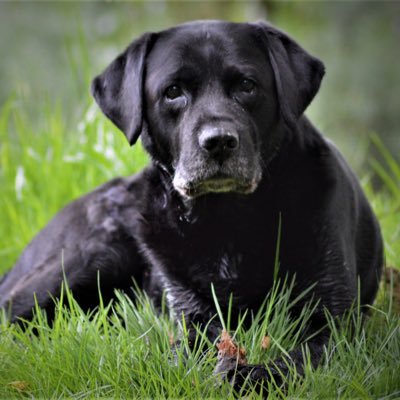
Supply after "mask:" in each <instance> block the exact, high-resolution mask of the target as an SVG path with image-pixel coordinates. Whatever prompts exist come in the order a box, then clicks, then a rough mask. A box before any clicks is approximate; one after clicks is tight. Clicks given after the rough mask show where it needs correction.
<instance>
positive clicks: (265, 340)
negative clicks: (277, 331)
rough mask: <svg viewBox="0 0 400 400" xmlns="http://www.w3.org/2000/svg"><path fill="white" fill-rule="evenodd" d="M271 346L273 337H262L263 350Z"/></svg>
mask: <svg viewBox="0 0 400 400" xmlns="http://www.w3.org/2000/svg"><path fill="white" fill-rule="evenodd" d="M270 346H271V338H270V337H269V336H264V337H263V338H262V339H261V348H262V349H263V350H268V349H269V347H270Z"/></svg>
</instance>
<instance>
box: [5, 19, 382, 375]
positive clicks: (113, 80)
mask: <svg viewBox="0 0 400 400" xmlns="http://www.w3.org/2000/svg"><path fill="white" fill-rule="evenodd" d="M323 75H324V66H323V64H322V63H321V61H319V60H318V59H316V58H314V57H312V56H311V55H310V54H308V53H307V52H306V51H305V50H304V49H302V48H301V47H300V46H299V45H298V44H297V43H296V42H295V41H294V40H292V39H291V38H290V37H288V36H287V35H286V34H284V33H283V32H281V31H279V30H277V29H275V28H274V27H272V26H270V25H268V24H265V23H254V24H253V23H230V22H222V21H199V22H191V23H187V24H183V25H179V26H176V27H173V28H171V29H167V30H164V31H162V32H158V33H145V34H144V35H142V36H141V37H140V38H139V39H137V40H135V41H134V42H133V43H132V44H131V45H130V46H129V47H128V48H127V49H126V50H125V52H123V53H122V54H121V55H119V56H118V57H117V58H116V59H115V60H114V61H113V62H112V63H111V64H110V66H109V67H108V68H107V69H106V70H105V71H104V72H103V73H102V74H101V75H99V76H98V77H97V78H95V79H94V81H93V84H92V93H93V95H94V97H95V99H96V101H97V103H98V104H99V106H100V108H101V109H102V111H103V112H104V113H105V115H106V116H107V117H108V118H110V119H111V120H112V121H113V122H114V124H115V125H116V126H117V127H118V128H120V129H121V130H122V131H123V132H124V134H125V135H126V137H127V139H128V141H129V143H130V144H131V145H133V144H134V143H135V142H136V141H137V139H138V137H139V135H140V136H141V140H142V143H143V146H144V147H145V149H146V150H147V152H148V153H149V154H150V156H151V162H150V165H149V166H148V167H147V168H145V169H144V170H143V171H142V172H140V173H139V174H136V175H135V176H132V177H129V178H119V179H115V180H112V181H110V182H108V183H106V184H105V185H103V186H101V187H100V188H98V189H96V190H95V191H93V192H92V193H90V194H88V195H86V196H84V197H82V198H80V199H78V200H76V201H75V202H73V203H72V204H70V205H68V206H67V207H65V208H64V209H63V210H62V211H61V212H60V213H59V214H58V215H57V216H56V217H55V218H54V219H53V220H52V221H51V222H50V223H49V224H48V225H47V226H46V227H45V228H44V229H43V230H42V231H41V232H40V233H39V234H38V235H37V237H35V238H34V239H33V241H32V242H31V243H30V244H29V246H28V247H27V248H26V250H25V251H24V252H23V254H22V256H21V257H20V259H19V260H18V262H17V264H16V265H15V267H14V269H13V270H11V272H9V273H8V274H7V275H6V276H5V278H4V279H3V281H2V283H1V286H0V305H1V307H4V308H6V309H8V311H9V313H10V315H11V319H12V320H16V319H18V318H19V317H22V318H31V317H32V307H33V305H34V297H33V294H35V295H36V298H37V301H38V304H39V305H40V306H41V307H42V308H44V309H47V311H48V312H51V309H52V307H53V300H52V298H51V296H57V295H58V294H59V293H60V285H61V282H62V281H63V276H64V275H63V274H64V273H65V277H66V279H67V281H68V284H69V286H70V288H71V289H72V291H73V293H74V295H75V297H76V299H77V300H78V301H79V302H80V304H81V305H82V307H84V308H89V307H94V306H95V305H96V304H97V302H98V288H97V283H98V279H97V275H98V273H99V274H100V284H101V290H102V294H103V298H104V299H105V300H107V299H108V298H110V297H112V295H113V293H114V290H115V289H122V290H126V291H128V292H129V287H130V286H131V285H132V279H134V280H135V281H136V282H137V283H138V284H139V286H141V287H142V288H143V289H144V290H145V291H146V292H147V293H148V294H149V295H150V297H151V298H152V299H153V300H154V301H155V303H158V302H159V301H160V298H161V296H162V293H163V292H165V294H166V299H167V303H168V306H169V308H170V309H171V310H173V312H174V313H175V315H176V316H177V318H178V319H179V318H180V316H181V315H182V313H184V316H185V318H186V320H187V322H188V323H190V324H191V323H199V324H205V323H206V322H207V321H209V319H210V318H211V317H212V316H213V315H214V314H215V308H214V301H213V297H212V293H211V288H210V286H211V284H213V286H214V288H215V292H216V295H217V297H218V299H219V302H220V306H221V308H222V310H223V311H225V312H226V311H227V308H228V303H229V298H230V295H232V299H233V313H239V312H240V311H241V310H245V309H248V310H257V309H258V308H259V307H260V305H261V304H262V303H263V301H264V299H265V297H266V295H267V294H268V291H269V290H270V289H271V287H272V285H273V281H274V259H275V254H276V247H277V241H278V237H277V236H278V226H279V225H280V224H281V236H280V249H279V254H280V268H279V275H280V276H282V277H285V276H287V275H295V276H296V286H295V290H294V293H293V295H294V296H296V295H298V294H299V293H300V292H301V291H303V290H304V289H306V288H308V287H310V286H311V285H314V289H313V292H312V295H313V297H314V299H318V300H319V305H318V307H317V309H316V311H315V314H314V317H313V319H312V324H311V330H314V331H316V330H318V329H320V328H321V326H323V325H324V322H325V319H324V310H325V309H327V310H328V311H329V312H330V313H331V314H332V315H333V316H338V317H340V316H341V315H343V313H344V312H345V311H346V310H348V309H349V308H350V307H351V306H352V304H353V302H354V301H355V300H356V298H357V293H358V290H359V291H360V296H361V299H360V300H361V303H362V304H371V303H372V302H373V301H374V298H375V295H376V292H377V289H378V283H379V279H380V274H381V268H382V264H383V260H382V258H383V256H382V239H381V234H380V229H379V226H378V223H377V220H376V218H375V217H374V215H373V213H372V211H371V208H370V206H369V204H368V201H367V200H366V198H365V196H364V194H363V192H362V190H361V188H360V186H359V183H358V181H357V178H356V177H355V176H354V174H353V173H352V171H351V170H350V168H349V166H348V165H347V164H346V162H345V161H344V159H343V158H342V156H341V155H340V153H339V151H338V150H337V149H336V148H335V147H334V146H333V145H332V143H331V142H329V141H328V140H326V139H324V138H323V136H322V135H321V134H320V133H319V132H318V130H317V129H316V128H314V126H313V125H312V124H311V123H310V121H309V120H308V119H307V118H306V117H305V116H304V115H303V113H304V110H305V109H306V108H307V106H308V105H309V103H310V102H311V100H312V99H313V98H314V96H315V95H316V93H317V91H318V89H319V86H320V82H321V79H322V77H323ZM358 283H360V287H359V288H358ZM304 301H306V299H305V300H304ZM300 308H301V304H300V305H299V309H300ZM218 329H219V327H218V325H217V323H213V324H211V325H210V327H209V335H210V337H211V338H212V339H214V338H215V337H216V335H217V334H218ZM323 332H324V333H321V334H319V335H316V336H315V338H314V339H312V340H310V341H309V342H308V346H309V349H310V353H311V359H312V361H313V364H314V365H317V363H318V361H319V359H320V357H321V355H322V352H323V348H324V344H326V343H327V340H328V334H327V333H326V332H325V331H323ZM288 361H289V362H290V364H291V365H294V366H296V367H297V369H298V371H300V372H301V370H302V364H303V362H304V360H303V356H302V352H301V351H300V350H295V351H293V352H291V353H290V354H289V357H287V358H286V359H279V360H276V362H275V364H274V367H272V366H258V368H254V369H252V368H250V367H242V369H243V370H242V376H245V375H246V374H247V373H250V377H251V378H252V379H255V380H258V379H265V378H267V377H268V376H269V373H272V375H274V374H276V376H278V372H277V370H276V369H274V368H276V367H278V369H280V370H281V372H283V373H285V372H286V371H287V370H288V366H287V362H288ZM268 371H269V372H268Z"/></svg>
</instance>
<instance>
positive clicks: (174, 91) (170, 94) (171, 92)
mask: <svg viewBox="0 0 400 400" xmlns="http://www.w3.org/2000/svg"><path fill="white" fill-rule="evenodd" d="M182 94H183V92H182V89H181V88H180V87H179V86H177V85H172V86H170V87H168V88H167V90H166V91H165V97H166V98H167V99H168V100H175V99H176V98H178V97H180V96H182Z"/></svg>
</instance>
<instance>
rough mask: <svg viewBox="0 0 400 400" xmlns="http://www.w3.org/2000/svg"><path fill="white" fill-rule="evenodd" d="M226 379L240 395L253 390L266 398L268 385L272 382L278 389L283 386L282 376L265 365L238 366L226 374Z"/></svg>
mask: <svg viewBox="0 0 400 400" xmlns="http://www.w3.org/2000/svg"><path fill="white" fill-rule="evenodd" d="M226 379H227V380H228V382H229V383H230V385H231V386H232V387H233V389H234V391H235V392H236V393H238V394H241V395H244V394H246V392H249V391H253V390H254V391H255V392H257V393H262V394H263V395H264V396H265V397H266V396H267V394H268V391H267V390H268V386H269V383H271V382H273V383H274V384H275V385H276V386H278V387H281V386H282V385H283V379H282V375H281V374H279V373H278V372H277V371H276V370H275V369H274V368H273V367H267V366H265V365H238V366H237V367H236V368H232V369H231V370H229V371H228V372H227V375H226Z"/></svg>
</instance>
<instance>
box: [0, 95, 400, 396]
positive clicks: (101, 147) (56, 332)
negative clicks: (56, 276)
mask: <svg viewBox="0 0 400 400" xmlns="http://www.w3.org/2000/svg"><path fill="white" fill-rule="evenodd" d="M41 109H42V112H43V115H42V116H41V117H40V118H41V120H42V126H41V127H40V129H33V128H32V127H31V125H30V122H29V119H28V118H27V117H26V114H25V113H24V107H23V105H21V103H20V102H18V101H17V100H15V99H11V100H10V101H9V102H7V103H6V104H5V105H4V106H3V108H2V110H1V111H0V188H1V196H0V273H2V272H4V271H6V270H7V269H8V268H10V267H11V266H12V264H13V263H14V262H15V260H16V258H17V257H18V255H19V254H20V252H21V251H22V249H23V248H24V246H25V245H26V244H27V243H28V241H29V240H30V239H31V238H32V237H33V236H34V235H35V233H36V232H37V231H38V230H39V229H40V228H41V227H43V226H44V225H45V224H46V222H47V221H48V220H49V219H50V218H51V217H52V216H53V215H54V214H55V213H56V212H57V210H59V209H60V208H61V207H62V206H63V205H65V204H66V203H68V202H69V201H70V200H72V199H73V198H76V197H78V196H79V195H81V194H83V193H85V192H87V191H89V190H91V189H93V188H94V187H96V186H97V185H98V184H100V183H102V182H104V181H106V180H108V179H110V178H112V177H114V176H116V175H129V174H131V173H133V172H135V171H137V170H139V169H140V168H142V167H143V166H144V165H145V164H146V162H147V157H146V155H145V154H144V153H143V151H142V149H141V148H140V146H139V145H138V146H135V147H133V148H129V146H128V144H127V143H126V141H125V139H124V138H123V136H122V134H120V133H119V132H117V131H116V129H115V128H114V127H113V126H112V125H111V123H109V122H108V121H106V118H105V117H103V116H102V115H100V112H98V111H97V109H96V107H95V106H94V105H93V104H92V105H90V106H88V108H87V111H86V113H85V114H84V115H83V116H82V117H81V121H80V122H79V123H77V124H70V125H73V127H72V128H70V127H68V124H66V122H65V121H64V118H65V117H64V115H63V113H62V109H61V107H57V106H56V105H47V106H43V107H42V108H41ZM374 145H376V146H377V147H378V148H380V152H381V153H382V154H383V156H384V159H385V163H384V164H378V163H374V162H373V163H372V164H373V167H374V169H375V171H376V173H377V175H378V176H379V179H381V180H382V182H383V184H384V187H383V189H382V190H381V191H380V192H374V191H373V190H372V187H371V185H370V180H369V177H368V176H366V177H365V178H364V179H363V185H364V188H365V190H366V192H367V194H368V197H369V199H370V201H371V203H372V205H373V207H374V209H375V212H376V213H377V215H378V218H379V220H380V222H381V225H382V229H383V234H384V237H385V248H386V261H387V265H388V266H394V267H396V266H397V267H400V166H399V165H398V164H396V163H395V162H394V161H393V159H392V158H391V157H390V154H389V153H387V152H386V150H385V149H384V148H382V147H380V145H379V142H378V141H375V144H374ZM397 285H400V282H397ZM392 286H394V288H393V290H394V292H395V293H394V294H395V295H396V293H397V297H396V296H391V295H390V293H389V292H390V291H391V290H390V289H391V288H390V285H389V287H388V288H386V289H384V288H382V290H381V291H380V294H379V297H378V300H377V302H376V304H375V305H374V307H373V308H372V310H371V313H370V317H369V318H368V320H367V322H366V324H365V325H364V326H363V327H361V326H360V319H359V318H358V317H354V318H355V320H356V326H357V329H356V332H355V333H353V335H351V334H350V332H349V330H348V329H347V328H346V327H348V325H349V323H348V322H349V321H344V323H343V325H342V329H341V330H335V329H334V334H333V337H334V340H333V341H332V343H331V344H330V345H329V346H328V348H327V349H326V357H325V359H324V361H323V363H322V364H321V366H320V367H319V368H318V369H317V370H315V371H312V370H311V369H310V368H306V376H305V378H304V379H302V380H299V379H293V380H292V381H290V382H289V386H288V393H287V395H288V396H289V397H291V398H307V399H310V398H311V399H321V398H352V399H353V398H362V399H369V398H373V399H375V398H381V399H395V398H400V317H399V307H398V306H399V296H398V295H399V291H400V289H399V287H398V286H396V282H393V285H392ZM396 289H397V292H396ZM289 292H290V285H287V287H286V288H282V285H278V284H277V285H276V287H275V288H274V290H273V291H272V292H271V294H270V296H269V298H268V301H267V302H266V305H265V308H264V310H263V313H260V314H258V315H256V316H255V317H254V318H255V320H256V321H255V323H254V324H253V326H252V328H251V329H250V330H247V331H246V330H244V329H242V328H241V327H239V328H238V330H237V332H236V333H235V340H237V342H238V343H239V344H240V345H241V346H242V347H244V348H245V349H246V352H247V358H248V361H249V362H250V363H261V362H267V361H268V360H271V359H273V358H275V357H276V356H278V355H279V354H282V353H284V352H287V351H289V350H291V349H292V348H294V347H295V346H297V345H299V344H300V343H301V340H302V338H301V337H300V336H299V334H298V332H299V329H300V328H301V326H303V324H305V323H307V319H308V318H309V315H310V310H304V314H303V315H302V316H301V317H300V318H299V319H298V320H297V321H293V320H291V319H290V318H289V317H290V307H291V304H290V302H289V300H288V293H289ZM65 296H67V297H68V298H69V302H70V303H71V306H70V308H69V309H66V308H63V307H58V308H57V313H56V318H55V321H54V323H53V325H52V326H51V327H50V326H49V324H48V323H47V321H46V318H45V316H44V315H42V314H41V313H40V312H38V313H37V316H36V318H35V320H34V321H32V322H30V323H28V324H27V325H26V327H25V330H21V329H20V327H18V326H15V325H10V324H8V323H7V321H6V319H5V318H2V322H1V325H0V398H7V399H8V398H14V397H16V398H25V397H35V398H59V397H63V398H64V397H72V398H93V397H115V398H118V397H122V398H159V397H172V398H179V397H181V398H188V399H194V398H201V399H202V398H207V397H212V398H227V397H231V396H232V397H233V394H232V392H231V388H230V386H229V385H227V384H226V383H222V384H221V383H220V382H218V380H217V379H216V377H215V376H213V375H212V371H213V369H214V366H215V363H216V352H215V351H214V350H213V346H211V345H210V344H209V343H208V344H207V348H208V349H209V351H206V352H202V351H193V352H191V353H189V355H188V357H187V358H185V357H183V356H182V354H181V353H182V350H180V351H178V355H177V361H176V363H172V362H171V357H172V354H171V351H170V343H171V341H173V340H174V338H176V336H177V332H176V328H175V327H174V326H173V324H172V322H171V320H170V319H169V317H168V315H167V314H163V315H162V316H157V315H156V314H155V312H154V310H153V308H152V306H151V304H150V303H149V301H148V300H147V299H146V298H145V297H143V296H141V297H140V301H139V302H138V304H136V305H133V304H132V303H131V302H130V301H129V300H128V299H127V298H125V297H124V296H123V295H120V296H119V300H118V301H116V302H114V303H113V304H112V305H111V306H110V305H101V306H100V307H99V309H98V310H96V311H95V312H93V313H92V314H90V315H87V314H84V313H82V312H81V311H80V309H79V307H78V306H77V305H76V304H75V303H74V301H73V299H72V298H71V296H70V294H69V293H68V292H66V293H65ZM393 298H394V299H395V300H394V301H392V299H393ZM396 299H397V302H396ZM272 310H275V314H274V317H272V314H271V312H272ZM356 314H357V313H356ZM217 318H218V316H217ZM265 336H269V337H270V339H271V343H270V346H269V347H268V348H266V349H264V348H263V347H262V346H261V342H262V339H263V337H265ZM350 336H352V340H350ZM203 340H204V338H203V337H202V335H201V334H199V342H201V341H203ZM282 396H283V394H282V393H281V392H280V391H279V389H276V388H271V392H270V397H269V398H270V399H273V398H281V397H282ZM251 397H252V396H251ZM254 397H256V395H254ZM252 398H253V397H252Z"/></svg>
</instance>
